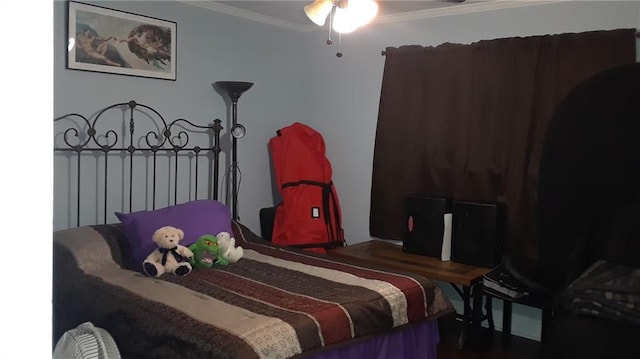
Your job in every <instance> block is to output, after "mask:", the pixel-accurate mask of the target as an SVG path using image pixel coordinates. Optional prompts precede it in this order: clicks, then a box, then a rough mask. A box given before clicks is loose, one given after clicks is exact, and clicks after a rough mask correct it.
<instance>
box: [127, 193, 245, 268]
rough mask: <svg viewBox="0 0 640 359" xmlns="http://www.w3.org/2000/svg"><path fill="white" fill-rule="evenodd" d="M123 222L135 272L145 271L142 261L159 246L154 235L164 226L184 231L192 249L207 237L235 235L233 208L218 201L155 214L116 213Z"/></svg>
mask: <svg viewBox="0 0 640 359" xmlns="http://www.w3.org/2000/svg"><path fill="white" fill-rule="evenodd" d="M115 215H116V217H118V219H119V220H120V222H122V227H123V231H124V235H125V237H126V238H127V241H128V242H129V245H130V246H131V251H132V259H133V261H134V263H133V266H134V267H133V268H131V269H134V270H140V271H141V270H142V262H144V260H145V259H146V258H147V256H148V255H149V254H151V252H153V250H154V249H156V247H157V245H156V244H155V242H154V241H153V240H152V239H151V238H152V237H153V232H155V231H156V230H157V229H158V228H160V227H163V226H173V227H176V228H180V229H182V230H183V231H184V239H182V240H181V241H180V244H181V245H183V246H189V245H190V244H192V243H193V242H195V241H196V240H198V238H200V236H202V235H203V234H212V235H216V234H218V233H220V232H222V231H225V232H229V233H233V231H232V229H231V213H230V211H229V208H227V207H226V206H225V205H224V204H222V203H220V202H218V201H215V200H195V201H191V202H187V203H183V204H178V205H174V206H169V207H165V208H161V209H157V210H154V211H139V212H133V213H120V212H115Z"/></svg>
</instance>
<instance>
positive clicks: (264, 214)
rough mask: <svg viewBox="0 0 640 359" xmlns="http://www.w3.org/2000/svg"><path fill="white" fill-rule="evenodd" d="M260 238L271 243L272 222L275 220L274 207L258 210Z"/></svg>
mask: <svg viewBox="0 0 640 359" xmlns="http://www.w3.org/2000/svg"><path fill="white" fill-rule="evenodd" d="M259 218H260V236H261V237H262V238H264V239H266V240H268V241H271V235H272V234H273V222H274V220H275V218H276V206H274V207H265V208H260V212H259Z"/></svg>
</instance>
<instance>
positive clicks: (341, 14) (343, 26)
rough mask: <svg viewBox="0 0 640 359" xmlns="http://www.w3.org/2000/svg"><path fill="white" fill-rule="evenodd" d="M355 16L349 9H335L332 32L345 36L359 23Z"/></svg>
mask: <svg viewBox="0 0 640 359" xmlns="http://www.w3.org/2000/svg"><path fill="white" fill-rule="evenodd" d="M357 20H358V19H357V16H356V14H355V13H354V11H352V9H351V8H350V7H349V8H340V7H336V11H335V14H334V17H333V30H335V31H336V32H339V33H341V34H347V33H350V32H352V31H354V30H355V29H357V28H358V26H359V23H358V21H357Z"/></svg>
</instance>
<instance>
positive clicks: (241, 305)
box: [53, 101, 454, 359]
mask: <svg viewBox="0 0 640 359" xmlns="http://www.w3.org/2000/svg"><path fill="white" fill-rule="evenodd" d="M114 112H115V114H116V115H115V116H116V118H118V120H116V121H114V120H109V121H107V120H104V118H105V117H106V116H107V115H106V114H107V113H114ZM138 119H141V120H151V122H152V123H153V124H152V125H149V126H147V127H144V126H141V125H140V124H139V123H138V122H137V121H138ZM54 123H55V125H54V126H56V127H54V129H55V131H56V140H57V141H56V143H55V144H56V145H55V154H56V156H60V158H57V159H56V160H60V161H62V162H63V166H62V167H63V168H64V169H63V171H62V172H63V174H65V175H69V177H71V178H68V179H67V180H66V181H67V182H68V183H67V182H65V183H64V185H63V186H62V187H61V188H64V189H65V190H66V192H67V193H65V194H63V197H64V198H63V199H61V200H62V201H64V203H65V204H67V203H68V204H69V205H68V206H67V207H69V210H68V211H64V212H65V213H64V215H65V218H64V220H62V221H60V222H62V223H69V225H68V226H67V228H64V229H58V230H56V231H54V235H53V246H54V248H53V249H54V250H53V252H54V259H53V265H54V269H53V288H54V293H53V342H54V343H56V341H57V339H58V338H59V337H60V336H61V335H62V334H63V333H64V332H65V331H67V330H70V329H73V328H74V327H76V326H78V325H80V324H81V323H84V322H91V323H93V324H94V325H95V326H97V327H100V328H103V329H105V330H107V331H108V332H109V334H110V335H111V336H112V337H113V339H114V340H115V342H116V344H117V345H118V349H119V351H120V352H121V354H122V356H123V357H124V358H176V357H178V358H314V359H321V358H326V359H337V358H389V357H393V358H418V357H419V358H435V357H436V352H437V351H436V346H437V344H438V342H439V333H438V325H437V321H438V319H439V318H441V317H442V316H445V315H449V314H452V313H453V312H454V309H453V306H452V304H451V302H450V301H449V300H448V298H447V297H446V296H445V294H444V293H443V291H442V290H441V289H440V288H439V287H438V286H437V285H436V284H435V283H434V282H432V281H431V280H429V279H426V278H424V277H420V276H417V275H413V274H410V273H403V272H398V271H389V270H386V269H383V268H376V267H368V266H363V265H360V264H355V263H350V262H348V261H345V260H341V259H335V258H332V257H329V256H326V255H323V254H318V253H311V252H306V251H304V250H301V249H296V248H286V247H281V246H278V245H275V244H273V243H271V242H269V241H267V240H265V239H263V238H261V237H260V236H258V235H256V234H255V233H254V232H252V231H251V230H250V229H249V228H247V227H246V226H244V225H243V224H242V223H239V222H237V221H234V220H232V218H231V216H230V213H229V210H228V208H227V206H226V205H224V204H223V203H222V202H221V201H218V188H219V184H218V179H219V177H220V176H219V173H218V168H219V163H220V162H223V161H221V158H220V154H221V152H222V151H221V145H220V144H221V132H222V126H221V122H220V121H219V120H216V121H214V122H213V123H211V124H209V125H206V126H202V125H196V124H194V123H193V122H191V121H188V120H185V119H178V120H175V121H172V122H167V121H165V119H164V118H163V117H162V115H160V113H159V112H158V111H156V110H154V109H153V108H151V107H148V106H146V105H142V104H139V103H136V102H135V101H129V102H123V103H118V104H115V105H111V106H107V107H105V108H104V109H102V110H99V111H96V112H94V115H93V116H92V117H90V118H87V117H84V116H82V115H79V114H70V115H64V116H60V117H58V118H56V119H55V122H54ZM103 123H108V124H107V126H106V128H102V129H99V128H100V125H99V124H103ZM58 125H60V126H58ZM109 127H111V128H109ZM141 129H142V131H141V132H140V130H141ZM136 131H138V132H136ZM191 131H193V133H195V134H200V135H204V136H205V137H206V139H204V140H202V141H201V142H197V141H196V140H195V136H190V134H191ZM138 133H141V134H138ZM87 162H88V163H90V164H91V165H90V166H86V163H87ZM56 166H57V165H56ZM87 167H88V168H87ZM112 167H115V168H116V170H113V169H112ZM71 169H73V170H71ZM89 170H95V171H96V173H91V171H89ZM138 170H140V171H143V173H144V175H139V174H138V173H139V172H138ZM114 173H116V174H115V175H114ZM57 178H59V177H57ZM60 181H61V180H58V182H59V183H60ZM83 181H87V182H89V183H90V185H89V187H92V186H93V187H96V189H95V191H94V192H91V191H89V190H88V189H87V186H86V185H84V184H83ZM140 182H142V183H143V185H142V186H141V187H140ZM56 188H58V187H56ZM62 192H64V191H62ZM87 193H90V194H87ZM58 195H60V194H58ZM256 215H257V210H256ZM96 219H98V220H96ZM92 221H93V223H91V222H92ZM161 224H162V225H164V224H167V225H176V226H181V227H183V229H185V241H187V240H188V239H189V238H194V236H198V235H199V234H202V233H205V232H208V233H211V234H215V233H217V232H218V231H220V230H224V231H229V233H232V236H233V237H234V238H235V240H236V245H237V246H241V247H243V250H244V256H243V257H242V258H241V259H240V260H239V261H238V262H236V263H230V264H228V265H226V266H220V267H216V268H212V269H193V270H192V271H191V272H190V273H189V274H187V275H186V276H176V275H173V274H163V275H162V276H161V277H158V278H151V277H147V276H146V275H145V274H143V272H142V271H141V270H140V266H141V261H140V258H143V257H144V255H145V253H148V251H150V250H151V249H152V248H153V247H152V246H153V245H154V244H153V243H152V242H151V244H149V243H148V242H150V239H149V238H150V237H147V234H148V233H149V231H151V230H153V229H154V228H157V226H158V225H161ZM181 244H188V243H187V242H185V243H181ZM150 246H151V247H150Z"/></svg>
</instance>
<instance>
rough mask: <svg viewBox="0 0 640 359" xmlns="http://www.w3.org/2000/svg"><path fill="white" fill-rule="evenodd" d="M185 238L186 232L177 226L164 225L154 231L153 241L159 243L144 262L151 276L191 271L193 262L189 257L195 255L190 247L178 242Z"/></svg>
mask: <svg viewBox="0 0 640 359" xmlns="http://www.w3.org/2000/svg"><path fill="white" fill-rule="evenodd" d="M183 238H184V232H183V231H182V230H181V229H179V228H176V227H171V226H164V227H161V228H158V229H157V230H156V231H155V232H154V233H153V237H152V239H153V241H154V242H155V243H156V244H157V245H158V248H156V249H154V250H153V252H151V254H149V255H148V256H147V259H145V261H144V262H143V263H142V268H143V269H144V272H145V274H146V275H147V276H149V277H159V276H161V275H162V274H164V273H173V274H175V275H178V276H185V275H187V274H189V273H191V264H190V263H189V262H188V261H187V259H189V258H191V257H193V252H191V250H189V248H187V247H185V246H182V245H180V244H178V242H180V241H181V240H182V239H183Z"/></svg>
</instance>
